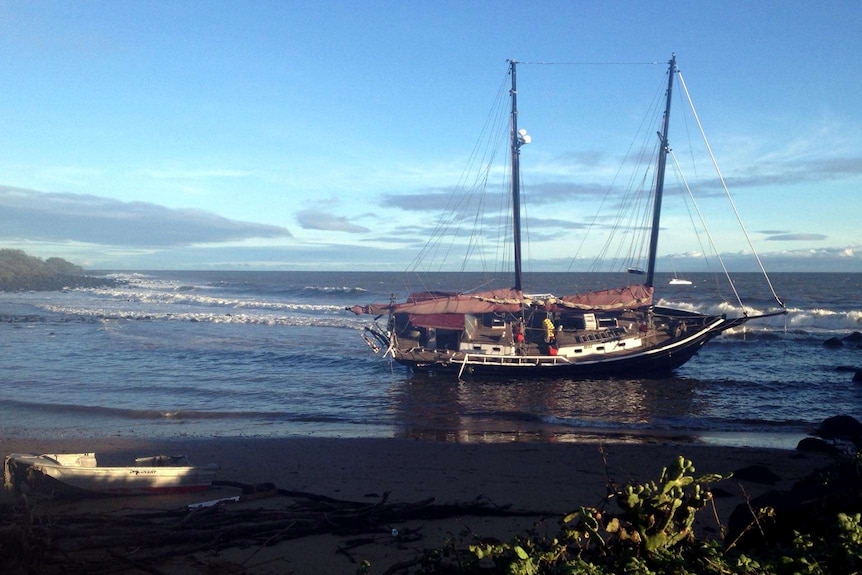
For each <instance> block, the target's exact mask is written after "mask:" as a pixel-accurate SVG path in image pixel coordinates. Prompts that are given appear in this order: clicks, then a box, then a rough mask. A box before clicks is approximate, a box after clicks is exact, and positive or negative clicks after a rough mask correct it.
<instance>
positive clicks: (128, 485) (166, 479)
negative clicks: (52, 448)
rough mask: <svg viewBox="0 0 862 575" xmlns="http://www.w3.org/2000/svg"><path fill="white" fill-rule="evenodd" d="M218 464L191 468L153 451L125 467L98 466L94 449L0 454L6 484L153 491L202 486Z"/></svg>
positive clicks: (27, 490)
mask: <svg viewBox="0 0 862 575" xmlns="http://www.w3.org/2000/svg"><path fill="white" fill-rule="evenodd" d="M216 471H218V465H214V464H210V465H207V466H203V467H196V466H193V465H191V464H189V461H188V459H187V458H186V457H185V456H184V455H180V456H168V455H156V456H151V457H140V458H137V459H135V461H134V465H131V466H118V467H112V466H104V467H100V466H99V463H98V461H97V458H96V454H95V453H50V454H47V453H46V454H41V455H35V454H20V453H13V454H11V455H7V456H6V460H5V464H4V478H5V485H6V489H10V490H13V491H18V492H21V493H25V494H26V493H31V492H34V491H47V492H79V493H102V494H116V495H158V494H167V493H191V492H195V491H203V490H205V489H208V488H209V487H210V485H211V483H212V481H213V478H214V477H215V474H216Z"/></svg>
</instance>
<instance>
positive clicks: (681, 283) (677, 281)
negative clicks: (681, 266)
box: [668, 278, 691, 286]
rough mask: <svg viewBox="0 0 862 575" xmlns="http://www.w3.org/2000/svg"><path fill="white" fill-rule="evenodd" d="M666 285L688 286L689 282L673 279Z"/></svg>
mask: <svg viewBox="0 0 862 575" xmlns="http://www.w3.org/2000/svg"><path fill="white" fill-rule="evenodd" d="M668 283H669V284H670V285H672V286H690V285H691V280H684V279H682V278H673V279H672V280H670V282H668Z"/></svg>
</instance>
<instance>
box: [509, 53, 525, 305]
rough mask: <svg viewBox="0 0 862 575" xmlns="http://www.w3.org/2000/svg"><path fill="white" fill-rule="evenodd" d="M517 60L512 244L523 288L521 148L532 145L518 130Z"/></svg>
mask: <svg viewBox="0 0 862 575" xmlns="http://www.w3.org/2000/svg"><path fill="white" fill-rule="evenodd" d="M517 63H518V62H517V61H516V60H509V73H510V74H511V76H512V89H511V92H510V94H511V96H512V133H511V139H512V244H513V246H514V250H515V286H514V289H516V290H518V291H521V289H522V287H523V282H522V273H521V146H523V145H524V144H529V143H530V136H528V135H527V131H526V130H520V131H519V130H518V84H517V78H516V73H515V67H516V65H517Z"/></svg>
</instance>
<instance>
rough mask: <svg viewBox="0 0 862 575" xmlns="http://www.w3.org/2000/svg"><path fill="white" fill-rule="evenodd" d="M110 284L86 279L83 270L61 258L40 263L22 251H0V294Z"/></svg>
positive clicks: (106, 281)
mask: <svg viewBox="0 0 862 575" xmlns="http://www.w3.org/2000/svg"><path fill="white" fill-rule="evenodd" d="M109 283H112V282H111V281H110V280H106V279H105V278H98V277H93V276H88V275H86V274H85V273H84V268H82V267H81V266H77V265H75V264H73V263H71V262H68V261H66V260H64V259H63V258H57V257H52V258H48V259H47V260H41V259H39V258H37V257H33V256H28V255H27V254H25V253H24V252H23V251H21V250H11V249H0V291H17V290H37V291H49V290H58V289H63V288H65V287H93V286H98V285H106V284H109Z"/></svg>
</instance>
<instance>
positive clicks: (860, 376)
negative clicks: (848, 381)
mask: <svg viewBox="0 0 862 575" xmlns="http://www.w3.org/2000/svg"><path fill="white" fill-rule="evenodd" d="M853 381H855V382H856V383H862V369H857V370H856V373H854V374H853Z"/></svg>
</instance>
